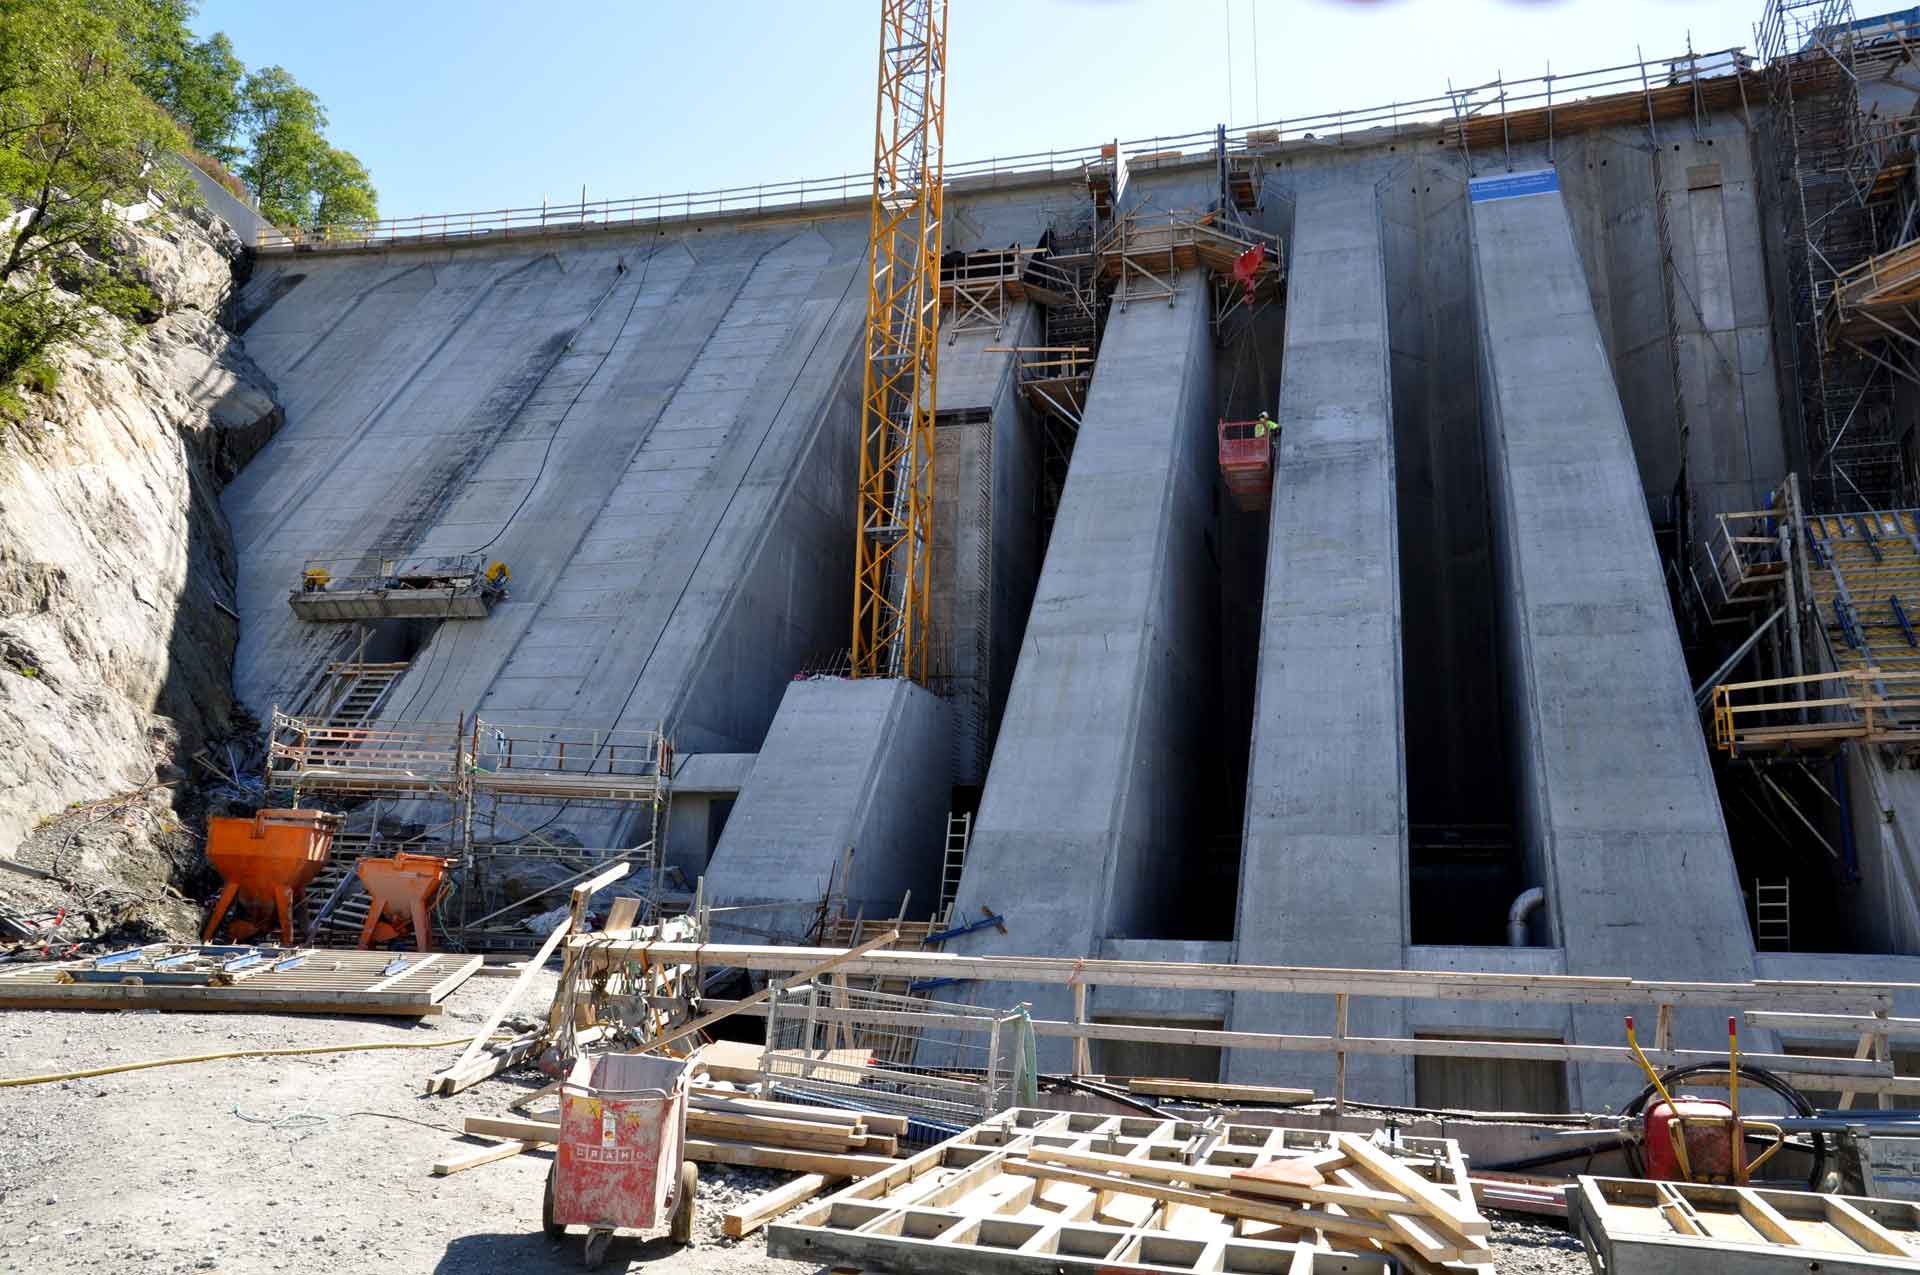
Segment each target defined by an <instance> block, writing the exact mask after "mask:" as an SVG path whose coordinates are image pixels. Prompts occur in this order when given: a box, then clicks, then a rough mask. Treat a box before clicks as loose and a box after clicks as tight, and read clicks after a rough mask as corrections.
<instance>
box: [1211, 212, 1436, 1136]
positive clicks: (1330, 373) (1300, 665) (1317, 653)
mask: <svg viewBox="0 0 1920 1275" xmlns="http://www.w3.org/2000/svg"><path fill="white" fill-rule="evenodd" d="M1388 327H1389V325H1388V312H1387V296H1386V274H1385V256H1384V248H1383V242H1382V232H1381V220H1380V210H1379V199H1378V195H1377V192H1376V190H1375V186H1374V182H1373V180H1372V179H1371V178H1362V179H1360V180H1354V179H1353V178H1352V177H1348V178H1347V179H1346V180H1344V181H1342V180H1338V179H1333V180H1328V181H1327V182H1326V183H1325V184H1316V185H1313V186H1310V187H1308V188H1306V189H1303V190H1301V191H1299V193H1298V194H1297V196H1296V199H1295V204H1294V214H1293V250H1292V267H1291V277H1290V279H1289V282H1288V295H1287V344H1286V356H1285V362H1284V366H1283V370H1282V373H1281V380H1280V413H1279V422H1280V450H1279V462H1278V472H1277V474H1276V477H1275V482H1274V498H1273V515H1272V523H1271V528H1270V534H1269V540H1268V550H1267V554H1268V557H1267V581H1266V604H1265V617H1264V621H1263V624H1262V627H1261V649H1260V671H1259V685H1258V691H1257V700H1256V704H1255V716H1254V727H1253V748H1252V756H1251V761H1250V777H1249V779H1248V783H1247V818H1246V833H1245V841H1244V844H1243V848H1242V852H1241V868H1240V897H1239V911H1238V924H1237V926H1236V929H1235V933H1236V938H1237V950H1238V959H1239V960H1240V961H1243V962H1246V963H1249V964H1277V965H1286V964H1299V965H1332V966H1358V967H1368V968H1392V967H1396V966H1398V965H1399V964H1400V963H1401V960H1402V957H1403V954H1404V951H1405V945H1406V942H1407V929H1408V924H1407V877H1406V854H1407V804H1406V770H1405V765H1404V760H1403V756H1402V711H1403V710H1402V672H1401V653H1400V624H1401V620H1402V614H1401V604H1400V569H1399V535H1398V531H1397V513H1396V505H1395V497H1394V430H1393V405H1392V392H1393V385H1392V375H1391V368H1390V356H1389V345H1388V342H1389V331H1388ZM1232 1013H1233V1017H1232V1022H1233V1024H1234V1026H1235V1028H1236V1029H1243V1030H1255V1031H1288V1030H1307V1031H1313V1032H1318V1033H1324V1032H1325V1030H1326V1029H1327V1027H1328V1026H1330V1022H1331V1020H1330V1018H1329V1016H1328V1015H1329V1011H1328V1009H1327V1007H1326V1005H1325V1004H1324V1003H1315V1002H1313V1001H1303V1000H1302V999H1301V998H1298V997H1278V996H1252V995H1241V996H1236V997H1234V1003H1233V1011H1232ZM1402 1022H1403V1010H1402V1007H1401V1006H1399V1005H1397V1004H1395V1003H1392V1002H1380V1001H1369V1002H1359V1003H1356V1004H1355V1006H1354V1007H1353V1016H1352V1019H1351V1021H1350V1024H1349V1026H1350V1030H1352V1031H1353V1032H1355V1033H1356V1034H1367V1035H1391V1034H1398V1032H1399V1029H1400V1024H1401V1023H1402ZM1228 1073H1229V1075H1230V1076H1231V1077H1233V1078H1234V1079H1235V1080H1249V1081H1258V1080H1266V1079H1279V1078H1282V1077H1284V1078H1285V1079H1287V1080H1289V1081H1292V1082H1298V1083H1308V1084H1313V1085H1316V1086H1319V1087H1322V1088H1324V1087H1325V1086H1326V1085H1328V1084H1329V1083H1330V1081H1331V1077H1332V1060H1331V1059H1330V1058H1325V1059H1322V1058H1315V1057H1310V1056H1300V1055H1292V1056H1289V1055H1278V1054H1267V1053H1254V1052H1251V1051H1239V1052H1236V1053H1235V1054H1234V1055H1233V1056H1232V1058H1231V1059H1230V1061H1229V1065H1228ZM1407 1074H1408V1072H1407V1067H1406V1064H1405V1062H1404V1061H1403V1060H1397V1059H1365V1060H1355V1062H1354V1063H1353V1064H1352V1066H1351V1069H1350V1071H1349V1084H1350V1085H1351V1086H1352V1088H1353V1090H1354V1091H1355V1092H1360V1093H1365V1094H1367V1095H1369V1096H1372V1097H1375V1098H1376V1100H1378V1101H1389V1102H1391V1101H1400V1100H1404V1098H1405V1096H1406V1092H1407V1083H1408V1082H1407Z"/></svg>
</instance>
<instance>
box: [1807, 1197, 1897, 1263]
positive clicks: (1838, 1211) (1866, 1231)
mask: <svg viewBox="0 0 1920 1275" xmlns="http://www.w3.org/2000/svg"><path fill="white" fill-rule="evenodd" d="M1826 1206H1827V1223H1828V1225H1830V1226H1832V1227H1833V1229H1834V1230H1836V1231H1839V1232H1840V1233H1841V1234H1842V1235H1845V1236H1846V1237H1847V1238H1848V1239H1850V1240H1852V1241H1853V1242H1854V1243H1855V1244H1858V1245H1859V1246H1860V1247H1861V1248H1863V1249H1865V1250H1867V1252H1869V1253H1879V1254H1882V1255H1883V1256H1887V1257H1912V1256H1914V1250H1913V1249H1910V1248H1908V1247H1907V1246H1906V1245H1905V1244H1902V1243H1901V1242H1900V1241H1899V1240H1898V1239H1896V1238H1894V1235H1893V1232H1891V1231H1889V1230H1887V1228H1886V1227H1884V1226H1881V1225H1880V1224H1879V1223H1878V1222H1876V1221H1874V1220H1873V1219H1872V1218H1870V1217H1868V1216H1867V1215H1866V1214H1865V1213H1862V1212H1861V1211H1860V1210H1859V1209H1857V1208H1855V1207H1854V1206H1853V1205H1852V1204H1850V1203H1848V1202H1847V1201H1846V1200H1843V1199H1841V1198H1840V1197H1839V1196H1833V1195H1830V1196H1827V1197H1826Z"/></svg>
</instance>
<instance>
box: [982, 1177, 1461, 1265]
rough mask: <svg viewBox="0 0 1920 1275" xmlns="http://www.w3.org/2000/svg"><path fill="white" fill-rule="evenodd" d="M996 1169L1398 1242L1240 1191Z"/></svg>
mask: <svg viewBox="0 0 1920 1275" xmlns="http://www.w3.org/2000/svg"><path fill="white" fill-rule="evenodd" d="M1000 1169H1001V1171H1002V1172H1003V1173H1010V1174H1015V1175H1018V1176H1024V1177H1036V1178H1046V1179H1048V1180H1050V1181H1054V1182H1069V1183H1072V1184H1073V1185H1075V1186H1083V1187H1086V1188H1088V1189H1089V1190H1093V1191H1109V1192H1113V1193H1114V1194H1117V1195H1138V1196H1143V1197H1145V1198H1147V1199H1150V1200H1159V1201H1162V1202H1164V1203H1167V1204H1184V1205H1187V1206H1189V1207H1191V1208H1196V1209H1206V1210H1208V1211H1210V1212H1213V1213H1218V1214H1220V1215H1222V1216H1223V1217H1244V1218H1250V1219H1252V1220H1253V1221H1256V1222H1271V1223H1274V1224H1276V1225H1279V1226H1292V1227H1312V1228H1315V1229H1318V1230H1323V1231H1326V1232H1327V1233H1328V1234H1330V1235H1349V1236H1353V1237H1355V1238H1357V1239H1365V1240H1373V1241H1376V1242H1378V1243H1381V1244H1395V1243H1398V1242H1399V1237H1398V1236H1396V1235H1395V1234H1394V1232H1393V1230H1392V1228H1390V1227H1389V1226H1387V1225H1386V1224H1385V1223H1382V1222H1375V1221H1370V1220H1368V1219H1366V1218H1358V1217H1351V1216H1348V1217H1342V1216H1340V1215H1339V1214H1336V1213H1328V1212H1325V1211H1323V1210H1318V1209H1307V1208H1292V1207H1290V1206H1288V1205H1284V1204H1273V1203H1269V1202H1266V1201H1263V1200H1253V1199H1247V1198H1245V1197H1241V1196H1233V1195H1222V1194H1215V1193H1212V1192H1207V1191H1190V1190H1187V1189H1185V1188H1182V1187H1174V1186H1165V1185H1162V1184H1160V1183H1157V1182H1149V1181H1146V1180H1144V1179H1141V1178H1126V1179H1121V1178H1115V1177H1112V1176H1110V1175H1108V1174H1105V1173H1087V1172H1083V1171H1081V1170H1079V1169H1069V1168H1066V1167H1064V1166H1062V1165H1057V1164H1043V1163H1040V1162H1038V1161H1035V1160H1008V1161H1007V1162H1006V1163H1004V1164H1002V1165H1001V1166H1000ZM1447 1252H1448V1255H1449V1256H1450V1257H1451V1256H1454V1255H1455V1254H1454V1252H1453V1250H1447Z"/></svg>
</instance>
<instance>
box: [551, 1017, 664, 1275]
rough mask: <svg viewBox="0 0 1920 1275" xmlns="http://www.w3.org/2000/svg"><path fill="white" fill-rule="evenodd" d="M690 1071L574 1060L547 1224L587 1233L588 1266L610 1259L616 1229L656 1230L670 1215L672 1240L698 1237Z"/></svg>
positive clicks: (641, 1062) (625, 1057)
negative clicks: (690, 1155) (689, 1149)
mask: <svg viewBox="0 0 1920 1275" xmlns="http://www.w3.org/2000/svg"><path fill="white" fill-rule="evenodd" d="M687 1069H688V1064H687V1062H686V1061H685V1060H683V1059H677V1058H656V1057H651V1056H648V1055H644V1054H601V1055H599V1056H597V1057H591V1058H582V1059H581V1060H580V1061H579V1062H577V1063H575V1064H574V1067H573V1072H572V1074H571V1075H569V1076H568V1077H567V1079H566V1082H565V1083H564V1084H562V1085H561V1087H560V1143H559V1146H558V1147H557V1148H556V1151H555V1154H554V1157H553V1167H552V1168H551V1169H549V1170H548V1171H547V1194H546V1202H545V1204H544V1206H543V1207H542V1209H541V1224H542V1226H544V1228H545V1229H546V1232H547V1238H549V1239H553V1240H558V1239H560V1238H561V1237H562V1236H564V1235H565V1234H566V1229H567V1228H568V1227H569V1226H584V1227H586V1228H587V1244H586V1253H585V1258H586V1264H587V1265H588V1266H589V1267H593V1266H598V1265H599V1264H600V1259H601V1258H603V1257H605V1256H606V1252H607V1246H608V1245H609V1244H610V1243H611V1242H612V1240H613V1233H614V1231H616V1230H622V1229H624V1230H632V1231H645V1230H650V1229H652V1228H653V1227H656V1226H658V1225H659V1224H660V1221H661V1219H662V1218H666V1217H668V1216H669V1215H671V1217H672V1232H671V1234H672V1236H673V1239H674V1242H675V1243H679V1244H686V1243H690V1242H691V1241H692V1239H693V1197H694V1190H695V1187H696V1186H697V1185H698V1175H697V1174H696V1172H695V1170H694V1167H693V1165H692V1164H691V1163H689V1162H687V1161H686V1160H685V1158H684V1157H685V1153H686V1146H687Z"/></svg>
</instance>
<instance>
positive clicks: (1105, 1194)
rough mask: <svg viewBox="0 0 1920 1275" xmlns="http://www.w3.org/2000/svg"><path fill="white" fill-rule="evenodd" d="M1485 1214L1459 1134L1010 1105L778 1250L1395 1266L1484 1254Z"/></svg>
mask: <svg viewBox="0 0 1920 1275" xmlns="http://www.w3.org/2000/svg"><path fill="white" fill-rule="evenodd" d="M1282 1163H1285V1164H1286V1167H1285V1168H1281V1167H1278V1166H1279V1165H1280V1164H1282ZM1254 1170H1258V1171H1259V1172H1257V1173H1250V1172H1249V1171H1254ZM1122 1175H1124V1176H1122ZM1334 1199H1338V1200H1339V1201H1340V1203H1339V1204H1338V1206H1337V1207H1331V1208H1330V1207H1329V1205H1328V1203H1327V1201H1329V1200H1334ZM1489 1229H1490V1228H1489V1225H1488V1223H1487V1221H1486V1220H1485V1219H1484V1218H1483V1217H1481V1216H1480V1214H1479V1212H1478V1209H1477V1208H1476V1206H1475V1205H1474V1203H1473V1195H1472V1187H1471V1184H1470V1183H1469V1181H1468V1179H1467V1174H1466V1167H1465V1161H1464V1159H1463V1158H1462V1157H1461V1155H1460V1151H1459V1146H1458V1144H1457V1143H1454V1142H1452V1141H1451V1140H1442V1139H1419V1138H1409V1139H1405V1140H1404V1145H1403V1146H1402V1147H1401V1148H1400V1149H1398V1150H1397V1151H1396V1152H1395V1153H1392V1154H1389V1153H1388V1152H1387V1151H1385V1150H1384V1149H1381V1148H1377V1147H1374V1146H1372V1145H1371V1144H1368V1143H1364V1142H1363V1141H1362V1140H1361V1139H1359V1138H1357V1137H1354V1136H1352V1135H1342V1134H1334V1133H1328V1132H1325V1131H1321V1130H1298V1129H1271V1128H1266V1127H1261V1126H1236V1125H1229V1124H1225V1123H1224V1122H1222V1121H1218V1120H1215V1121H1209V1122H1207V1123H1204V1124H1203V1123H1199V1122H1195V1121H1185V1120H1161V1119H1151V1118H1144V1117H1135V1116H1103V1115H1086V1114H1077V1113H1069V1112H1057V1111H1043V1110H1029V1109H1022V1108H1015V1109H1013V1110H1011V1111H1007V1112H1003V1113H1001V1114H1000V1115H998V1116H995V1117H994V1118H993V1119H991V1120H988V1121H986V1122H985V1123H983V1124H981V1125H978V1126H976V1127H975V1128H973V1129H970V1130H968V1131H967V1132H966V1133H964V1134H961V1135H960V1136H958V1137H956V1138H953V1139H950V1140H949V1141H947V1142H943V1143H941V1144H940V1145H939V1146H936V1147H933V1148H931V1149H929V1150H927V1151H924V1152H922V1153H920V1154H919V1155H916V1156H914V1157H913V1158H912V1159H909V1160H904V1161H901V1162H900V1163H899V1164H898V1165H895V1166H893V1167H892V1168H889V1169H886V1170H884V1171H882V1172H880V1173H878V1174H875V1175H874V1176H872V1177H869V1178H867V1179H865V1180H864V1181H861V1182H858V1183H855V1184H854V1185H853V1186H850V1187H848V1188H846V1189H845V1190H842V1191H840V1192H839V1193H838V1194H836V1195H833V1196H830V1197H828V1198H827V1199H825V1200H821V1201H819V1202H817V1203H814V1204H811V1205H807V1206H805V1207H803V1208H802V1209H801V1210H800V1211H799V1212H797V1213H794V1214H791V1215H790V1216H789V1217H788V1218H786V1219H784V1220H778V1221H775V1222H774V1223H773V1224H772V1226H771V1228H770V1229H769V1230H768V1233H767V1252H768V1255H769V1256H772V1257H785V1258H795V1259H800V1260H804V1261H807V1262H810V1263H813V1264H814V1265H838V1266H847V1267H854V1268H859V1269H866V1270H887V1271H906V1272H922V1271H924V1272H935V1271H938V1272H942V1273H944V1275H1043V1273H1044V1275H1067V1273H1068V1272H1086V1273H1087V1275H1094V1273H1095V1272H1101V1271H1113V1270H1122V1269H1123V1270H1126V1271H1128V1272H1149V1271H1151V1272H1180V1273H1187V1272H1196V1271H1222V1270H1225V1271H1287V1272H1305V1271H1317V1272H1334V1271H1339V1272H1346V1273H1347V1275H1358V1273H1361V1272H1365V1273H1367V1275H1373V1273H1376V1272H1377V1273H1380V1275H1384V1273H1385V1272H1388V1271H1396V1270H1413V1271H1436V1270H1446V1271H1466V1270H1472V1269H1476V1265H1483V1264H1484V1263H1486V1262H1488V1261H1489V1260H1490V1258H1491V1253H1490V1251H1489V1250H1488V1249H1487V1248H1486V1246H1485V1244H1486V1241H1485V1237H1486V1236H1487V1234H1488V1233H1489Z"/></svg>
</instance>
